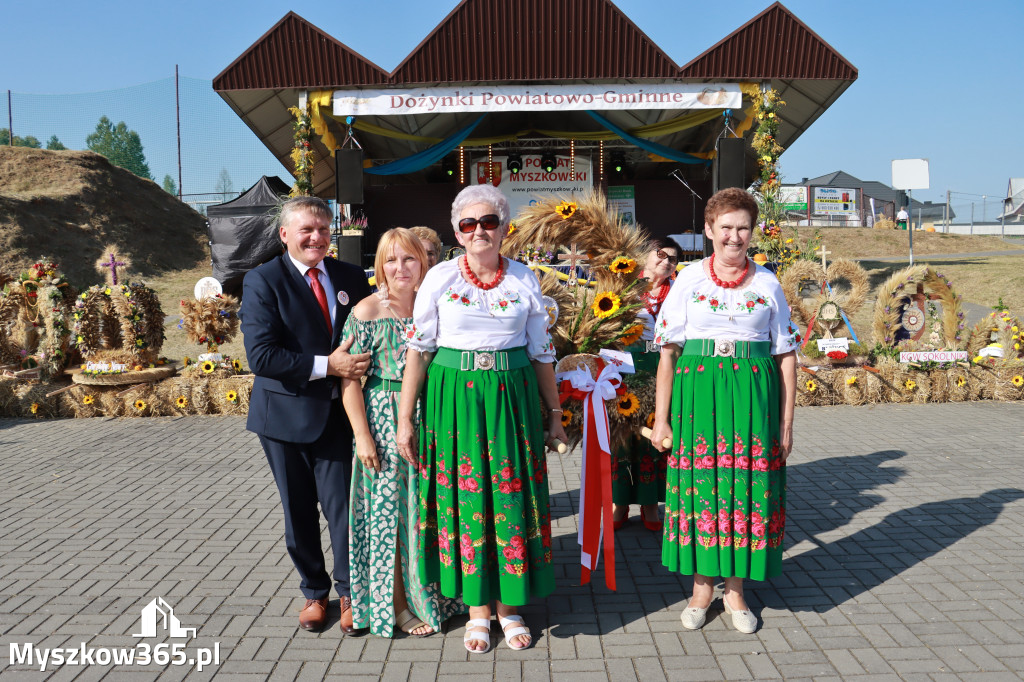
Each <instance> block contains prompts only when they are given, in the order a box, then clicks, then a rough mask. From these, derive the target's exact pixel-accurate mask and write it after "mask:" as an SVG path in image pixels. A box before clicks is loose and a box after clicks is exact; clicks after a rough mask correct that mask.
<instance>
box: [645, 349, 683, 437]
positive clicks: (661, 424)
mask: <svg viewBox="0 0 1024 682" xmlns="http://www.w3.org/2000/svg"><path fill="white" fill-rule="evenodd" d="M679 352H680V351H679V346H677V345H676V344H674V343H668V344H665V345H664V346H662V347H661V358H660V359H659V360H658V374H657V379H656V383H655V394H654V395H655V398H654V428H653V429H652V433H651V444H652V445H654V447H655V449H657V450H659V451H661V452H665V451H666V450H668V449H669V447H671V445H669V446H667V447H666V446H665V441H666V440H668V441H669V443H671V442H672V426H671V425H670V424H669V410H670V409H671V407H672V382H673V380H674V379H675V368H676V361H677V360H678V359H679Z"/></svg>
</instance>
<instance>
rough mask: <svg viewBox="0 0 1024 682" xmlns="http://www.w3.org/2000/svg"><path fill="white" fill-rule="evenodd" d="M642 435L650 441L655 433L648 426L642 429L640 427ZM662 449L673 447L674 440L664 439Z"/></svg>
mask: <svg viewBox="0 0 1024 682" xmlns="http://www.w3.org/2000/svg"><path fill="white" fill-rule="evenodd" d="M640 435H641V436H643V437H644V438H646V439H647V440H650V439H651V436H653V435H654V431H652V430H651V429H649V428H647V427H646V426H642V427H640ZM661 447H663V448H670V447H672V439H671V438H663V439H662V441H661Z"/></svg>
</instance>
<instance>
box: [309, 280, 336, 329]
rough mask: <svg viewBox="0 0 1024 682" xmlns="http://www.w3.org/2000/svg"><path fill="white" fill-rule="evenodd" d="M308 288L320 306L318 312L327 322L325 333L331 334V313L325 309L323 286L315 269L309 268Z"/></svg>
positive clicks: (325, 300)
mask: <svg viewBox="0 0 1024 682" xmlns="http://www.w3.org/2000/svg"><path fill="white" fill-rule="evenodd" d="M306 274H307V275H309V286H310V287H311V288H312V289H313V295H314V296H316V302H317V303H319V304H320V312H322V313H323V314H324V320H325V321H326V322H327V331H329V332H332V333H333V330H332V327H331V312H330V310H329V309H328V308H327V293H326V292H325V291H324V286H323V285H322V284H320V278H319V277H318V275H319V274H320V271H319V270H317V269H316V268H310V269H309V272H307V273H306Z"/></svg>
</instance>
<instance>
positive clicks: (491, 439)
mask: <svg viewBox="0 0 1024 682" xmlns="http://www.w3.org/2000/svg"><path fill="white" fill-rule="evenodd" d="M463 358H464V356H463V354H462V351H454V350H452V349H447V348H441V349H439V350H438V353H437V355H436V356H435V357H434V360H433V362H431V364H430V366H429V368H428V370H427V384H426V389H425V390H424V393H423V421H422V422H421V425H420V486H419V490H420V519H421V521H420V546H421V550H422V551H421V554H420V557H419V561H420V575H421V580H423V581H424V582H426V583H432V582H439V583H440V585H441V593H442V594H444V595H445V596H446V597H453V598H454V597H461V598H462V599H463V600H464V602H465V603H466V604H467V605H470V606H483V605H486V604H488V603H489V602H490V601H491V600H494V599H498V600H500V601H502V602H504V603H505V604H509V605H512V606H523V605H525V604H527V603H528V602H529V600H530V598H531V597H545V596H547V595H549V594H550V593H551V592H552V591H553V590H554V587H555V577H554V570H553V568H552V557H551V516H550V513H549V511H548V481H547V459H546V456H545V452H544V435H543V423H542V411H541V409H540V393H539V392H538V389H537V378H536V375H535V374H534V371H533V366H532V365H531V364H530V362H529V359H528V358H527V356H526V352H525V351H524V350H522V349H515V350H511V351H508V355H507V359H506V361H505V362H500V363H498V365H497V366H507V367H508V369H505V370H497V369H490V370H483V369H480V370H466V369H461V367H460V365H461V366H466V365H465V364H463V363H464V360H463ZM469 366H473V364H472V362H470V365H469Z"/></svg>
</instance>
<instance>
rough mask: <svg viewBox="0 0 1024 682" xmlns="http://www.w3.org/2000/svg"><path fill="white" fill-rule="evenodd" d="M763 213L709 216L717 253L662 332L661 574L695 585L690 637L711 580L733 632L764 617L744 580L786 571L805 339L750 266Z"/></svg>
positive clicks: (724, 195) (773, 287) (680, 286)
mask: <svg viewBox="0 0 1024 682" xmlns="http://www.w3.org/2000/svg"><path fill="white" fill-rule="evenodd" d="M756 220H757V203H755V201H754V199H753V197H751V195H750V194H749V193H747V192H745V191H743V190H741V189H738V188H735V187H733V188H730V189H724V190H722V191H720V192H718V193H716V194H715V195H714V196H713V197H711V199H710V200H709V201H708V204H707V207H706V208H705V210H704V221H705V222H704V234H705V236H706V237H707V238H708V239H709V240H710V241H711V243H712V244H713V245H714V254H713V255H712V256H711V258H709V259H705V260H704V261H702V262H701V263H699V264H694V265H691V266H689V267H688V268H686V269H685V270H683V271H682V273H681V274H680V275H679V277H678V278H677V279H676V283H675V284H674V285H673V286H672V291H671V292H670V293H669V295H668V298H667V299H666V300H665V304H664V306H662V309H661V312H660V313H659V315H658V321H657V322H656V323H655V338H654V340H655V343H659V344H661V362H660V364H659V365H658V380H657V406H656V408H655V423H654V433H653V434H652V435H651V440H652V442H654V443H655V444H657V445H658V447H662V443H663V442H664V439H666V438H669V439H671V443H672V446H671V448H672V449H671V451H670V453H669V457H668V488H667V491H666V495H665V533H664V535H663V536H662V553H661V557H662V563H664V564H665V566H667V567H668V569H669V570H671V571H673V572H677V573H681V574H683V575H692V576H693V596H692V597H691V599H690V603H689V604H688V605H687V607H686V609H684V610H683V613H682V615H681V619H682V623H683V627H685V628H687V629H690V630H696V629H698V628H700V627H701V626H703V625H704V622H705V617H706V613H707V610H708V607H709V606H710V605H711V602H712V599H713V598H714V590H715V581H716V579H717V578H724V581H725V592H724V594H723V596H722V603H723V605H724V607H725V612H726V614H727V615H728V616H730V618H729V620H731V622H732V625H733V627H734V628H736V629H737V630H739V631H740V632H745V633H752V632H754V631H755V630H756V629H757V618H756V617H755V616H754V614H753V613H752V612H751V611H750V609H749V608H748V606H747V603H746V601H745V599H744V596H743V580H744V579H746V578H752V579H754V580H765V579H766V578H770V577H772V576H776V575H779V573H780V572H781V571H782V540H783V535H784V530H785V526H786V458H787V457H788V456H789V452H790V450H791V448H792V447H793V408H794V404H795V400H796V356H795V350H796V348H797V347H798V346H799V343H800V335H799V334H798V333H797V330H796V328H795V327H794V326H793V324H792V322H791V321H790V317H789V305H788V304H787V303H786V297H785V295H784V294H783V292H782V286H781V285H780V284H779V281H778V280H777V279H775V276H774V275H773V274H772V273H770V272H769V271H768V270H766V269H764V268H763V267H761V266H759V265H755V264H752V263H751V261H750V260H749V259H748V258H747V247H748V246H749V244H750V237H751V235H752V233H753V229H754V223H755V221H756Z"/></svg>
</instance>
